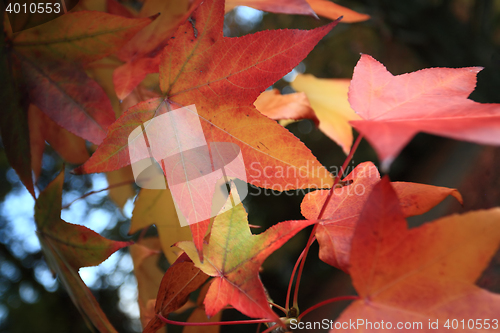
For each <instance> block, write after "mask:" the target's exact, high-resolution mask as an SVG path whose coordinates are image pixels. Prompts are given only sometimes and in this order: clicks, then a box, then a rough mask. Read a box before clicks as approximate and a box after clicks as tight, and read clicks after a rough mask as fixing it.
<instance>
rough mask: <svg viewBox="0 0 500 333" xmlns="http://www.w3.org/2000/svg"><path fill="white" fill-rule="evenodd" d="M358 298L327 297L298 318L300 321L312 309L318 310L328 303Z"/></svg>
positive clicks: (356, 297) (357, 297)
mask: <svg viewBox="0 0 500 333" xmlns="http://www.w3.org/2000/svg"><path fill="white" fill-rule="evenodd" d="M357 299H359V296H339V297H334V298H330V299H327V300H325V301H323V302H319V303H318V304H316V305H313V306H311V307H310V308H309V309H307V310H306V311H304V312H302V313H301V314H300V315H299V317H298V318H297V319H298V321H300V320H301V319H302V318H303V317H304V316H305V315H306V314H308V313H309V312H311V311H314V310H316V309H317V308H319V307H322V306H323V305H327V304H330V303H334V302H340V301H347V300H357Z"/></svg>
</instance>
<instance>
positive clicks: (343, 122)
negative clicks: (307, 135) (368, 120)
mask: <svg viewBox="0 0 500 333" xmlns="http://www.w3.org/2000/svg"><path fill="white" fill-rule="evenodd" d="M349 84H350V80H349V79H318V78H316V77H314V76H313V75H310V74H299V75H297V77H296V78H295V80H294V81H293V82H292V84H291V85H292V87H293V89H295V90H297V91H301V92H305V93H306V95H307V98H308V99H309V102H310V103H311V106H312V108H313V110H314V112H316V116H317V117H318V118H319V129H320V130H321V131H322V132H323V133H325V134H326V135H327V136H328V137H329V138H330V139H332V140H333V141H335V142H336V143H337V144H338V145H339V146H341V147H342V150H343V151H344V153H346V154H348V153H349V150H350V149H351V145H352V127H351V125H349V121H350V120H358V119H361V118H360V117H359V116H358V115H357V114H355V113H354V110H353V109H351V106H350V105H349V102H348V100H347V92H348V90H349Z"/></svg>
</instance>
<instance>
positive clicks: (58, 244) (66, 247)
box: [35, 171, 131, 332]
mask: <svg viewBox="0 0 500 333" xmlns="http://www.w3.org/2000/svg"><path fill="white" fill-rule="evenodd" d="M63 181H64V172H63V171H62V172H61V173H60V174H59V175H58V176H57V177H56V179H55V180H54V181H52V182H51V183H50V184H49V185H48V186H47V188H46V189H45V190H44V191H42V192H41V193H40V196H39V197H38V199H37V200H36V203H35V222H36V225H37V234H38V238H39V240H40V243H41V245H42V249H43V252H44V255H45V257H46V258H47V260H48V264H49V266H50V267H51V269H52V270H53V271H55V272H56V273H57V274H58V276H59V278H60V280H61V282H62V283H63V285H64V287H65V288H66V290H67V291H68V293H69V295H70V296H71V299H72V300H73V303H74V304H75V305H76V307H77V308H78V310H79V311H80V312H81V313H82V315H83V316H84V318H86V320H87V324H88V325H89V327H92V326H91V324H90V323H89V322H91V323H92V324H93V325H94V326H95V327H96V328H98V329H99V331H101V332H116V331H115V329H114V328H113V326H112V325H111V324H110V323H109V321H108V319H107V318H106V315H105V314H104V313H103V312H102V310H101V308H100V307H99V304H98V303H97V301H96V300H95V298H94V296H93V295H92V293H91V291H90V290H89V289H88V288H87V286H85V284H84V283H83V281H82V280H81V278H80V276H79V275H78V269H79V268H80V267H84V266H95V265H98V264H99V263H101V262H102V261H104V260H106V258H108V257H109V256H110V255H111V254H112V253H114V252H115V251H117V250H119V249H120V248H122V247H125V246H128V245H130V244H131V243H130V242H115V241H111V240H109V239H106V238H104V237H102V236H100V235H99V234H97V233H95V232H94V231H92V230H90V229H88V228H86V227H83V226H80V225H74V224H69V223H66V222H64V221H63V220H61V217H60V214H61V197H62V186H63Z"/></svg>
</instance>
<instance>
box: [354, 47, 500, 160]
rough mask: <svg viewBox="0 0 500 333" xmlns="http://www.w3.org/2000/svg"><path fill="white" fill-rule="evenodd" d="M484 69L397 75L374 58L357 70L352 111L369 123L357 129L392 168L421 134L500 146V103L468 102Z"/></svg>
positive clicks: (363, 58)
mask: <svg viewBox="0 0 500 333" xmlns="http://www.w3.org/2000/svg"><path fill="white" fill-rule="evenodd" d="M480 70H481V68H479V67H470V68H429V69H423V70H420V71H417V72H413V73H409V74H402V75H398V76H393V75H392V74H391V73H389V72H388V71H387V69H386V68H385V67H384V65H382V64H381V63H379V62H378V61H377V60H375V59H373V58H372V57H370V56H368V55H362V56H361V59H360V60H359V62H358V64H357V65H356V68H355V69H354V75H353V80H352V82H351V87H350V90H349V102H350V103H351V107H352V108H353V109H354V111H356V113H357V114H358V115H360V116H361V117H362V118H363V120H356V121H351V124H352V126H353V127H354V128H356V129H357V130H358V131H359V132H360V133H361V134H363V135H364V136H365V137H366V139H367V140H368V141H369V142H370V144H371V145H372V146H373V147H374V148H375V150H376V151H377V154H378V155H379V157H380V159H381V160H382V161H383V163H384V166H386V167H387V166H389V165H390V163H391V162H392V161H393V160H394V158H395V157H396V156H397V155H398V153H399V152H400V151H401V149H403V147H404V146H405V145H406V144H407V143H408V142H409V141H410V140H411V139H412V138H413V136H415V134H417V133H418V132H426V133H430V134H435V135H442V136H447V137H450V138H454V139H458V140H467V141H472V142H477V143H482V144H494V145H499V144H500V104H482V103H477V102H474V101H472V100H470V99H468V98H467V97H468V96H469V95H470V93H471V92H472V91H473V90H474V87H475V85H476V75H477V73H478V72H479V71H480Z"/></svg>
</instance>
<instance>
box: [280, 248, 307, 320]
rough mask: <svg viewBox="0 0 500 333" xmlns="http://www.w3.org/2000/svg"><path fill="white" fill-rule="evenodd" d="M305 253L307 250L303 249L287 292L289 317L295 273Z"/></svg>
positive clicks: (286, 302)
mask: <svg viewBox="0 0 500 333" xmlns="http://www.w3.org/2000/svg"><path fill="white" fill-rule="evenodd" d="M305 251H306V249H303V250H302V253H301V254H300V256H299V257H298V258H297V262H295V266H294V267H293V271H292V275H291V276H290V282H289V283H288V290H287V292H286V301H285V306H286V309H287V315H288V310H289V309H290V296H291V294H292V284H293V278H294V277H295V272H297V268H299V264H300V262H301V261H302V258H303V257H304V253H305Z"/></svg>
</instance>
